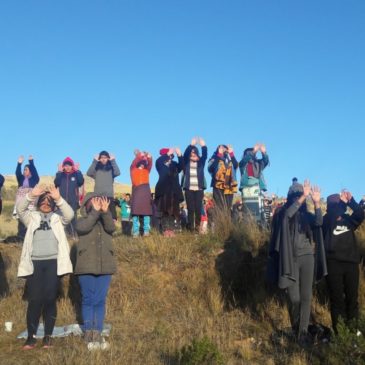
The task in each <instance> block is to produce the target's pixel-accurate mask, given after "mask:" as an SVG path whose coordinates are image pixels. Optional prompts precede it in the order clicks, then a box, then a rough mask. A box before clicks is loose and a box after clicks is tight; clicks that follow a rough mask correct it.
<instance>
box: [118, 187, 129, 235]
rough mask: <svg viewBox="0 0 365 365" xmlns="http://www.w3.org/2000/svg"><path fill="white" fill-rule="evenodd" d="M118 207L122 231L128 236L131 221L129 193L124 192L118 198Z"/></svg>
mask: <svg viewBox="0 0 365 365" xmlns="http://www.w3.org/2000/svg"><path fill="white" fill-rule="evenodd" d="M118 205H119V207H120V218H121V220H122V233H123V234H125V235H126V236H130V235H131V234H132V233H131V232H132V221H131V194H129V193H127V194H124V195H123V197H122V198H120V199H119V203H118Z"/></svg>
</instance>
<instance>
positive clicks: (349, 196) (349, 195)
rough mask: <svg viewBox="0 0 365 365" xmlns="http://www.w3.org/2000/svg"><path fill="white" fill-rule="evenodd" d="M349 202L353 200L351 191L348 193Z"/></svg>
mask: <svg viewBox="0 0 365 365" xmlns="http://www.w3.org/2000/svg"><path fill="white" fill-rule="evenodd" d="M346 196H347V201H350V200H351V199H352V193H351V192H350V191H346Z"/></svg>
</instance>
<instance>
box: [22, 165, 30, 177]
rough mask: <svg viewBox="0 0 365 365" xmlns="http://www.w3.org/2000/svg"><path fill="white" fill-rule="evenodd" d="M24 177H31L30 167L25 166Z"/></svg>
mask: <svg viewBox="0 0 365 365" xmlns="http://www.w3.org/2000/svg"><path fill="white" fill-rule="evenodd" d="M23 175H24V176H25V177H29V176H30V170H29V167H28V166H25V167H24V171H23Z"/></svg>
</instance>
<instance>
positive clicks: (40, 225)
mask: <svg viewBox="0 0 365 365" xmlns="http://www.w3.org/2000/svg"><path fill="white" fill-rule="evenodd" d="M37 199H38V201H37V202H36V206H37V210H30V209H29V205H30V204H32V203H35V201H36V200H37ZM16 208H17V213H18V215H19V217H20V219H21V221H22V222H23V223H24V225H25V226H26V227H27V232H26V235H25V239H24V244H23V249H22V253H21V257H20V263H19V267H18V276H19V277H25V278H26V280H27V282H26V287H27V298H28V309H27V329H28V338H27V340H26V342H25V344H24V346H23V349H24V350H30V349H33V348H34V347H35V345H36V339H35V334H36V333H37V329H38V325H39V320H40V316H41V314H42V316H43V321H44V329H45V331H44V338H43V347H44V348H48V347H50V346H51V335H52V332H53V328H54V325H55V322H56V316H57V307H56V298H57V290H58V286H59V281H60V277H61V276H62V275H65V274H68V273H71V272H72V263H71V260H70V248H69V244H68V242H67V238H66V234H65V230H64V226H66V225H67V224H69V223H70V221H71V220H72V218H73V215H74V212H73V210H72V208H71V207H70V206H69V205H68V204H67V202H66V201H65V200H64V199H63V198H62V197H61V195H60V192H59V190H58V189H56V188H55V187H51V188H49V189H48V190H47V191H46V190H45V188H44V187H41V186H38V185H37V186H35V187H34V189H33V190H32V191H31V192H30V193H28V194H27V195H26V196H25V198H24V199H22V200H20V201H19V202H18V204H17V206H16Z"/></svg>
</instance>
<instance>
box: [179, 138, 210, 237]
mask: <svg viewBox="0 0 365 365" xmlns="http://www.w3.org/2000/svg"><path fill="white" fill-rule="evenodd" d="M198 143H199V144H200V147H201V155H200V153H199V150H198V147H197V146H196V145H197V144H198ZM207 155H208V148H207V146H206V144H205V141H204V140H203V139H202V138H193V139H192V140H191V143H190V145H189V146H188V147H186V149H185V152H184V171H183V181H182V187H183V189H184V192H185V201H186V206H187V209H188V229H189V230H190V231H192V232H196V233H199V230H200V220H201V214H202V209H203V198H204V189H205V188H206V186H205V178H204V167H205V162H206V160H207Z"/></svg>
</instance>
